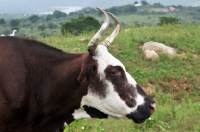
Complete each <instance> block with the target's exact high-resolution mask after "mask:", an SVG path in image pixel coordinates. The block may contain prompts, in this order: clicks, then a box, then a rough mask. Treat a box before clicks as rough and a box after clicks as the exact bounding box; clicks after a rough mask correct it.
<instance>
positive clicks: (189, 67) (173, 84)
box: [39, 25, 200, 132]
mask: <svg viewBox="0 0 200 132" xmlns="http://www.w3.org/2000/svg"><path fill="white" fill-rule="evenodd" d="M110 32H111V29H110V30H109V31H108V33H107V34H106V35H108V34H110ZM93 35H94V32H90V33H83V34H81V35H80V36H73V35H70V34H68V35H67V36H56V37H48V38H39V40H40V41H43V42H46V43H48V44H50V45H52V46H55V47H57V48H60V49H63V50H64V51H67V52H72V53H81V52H87V49H86V48H87V43H88V42H89V40H90V39H91V37H92V36H93ZM106 35H105V36H106ZM148 41H157V42H162V43H164V44H166V45H168V46H171V47H174V48H176V49H177V52H178V55H176V56H174V57H169V56H167V55H164V54H159V56H160V60H159V61H148V60H144V59H143V51H142V49H141V46H142V45H143V43H144V42H148ZM109 51H110V52H111V53H112V54H113V55H114V56H115V57H117V58H118V59H119V60H121V61H122V63H123V64H124V65H125V66H126V68H127V71H128V72H129V73H130V74H131V75H132V76H133V77H134V79H135V80H136V81H137V82H138V83H139V84H140V85H141V86H143V88H144V90H145V91H146V92H147V93H148V94H150V95H151V96H152V97H153V98H154V99H155V100H156V103H157V111H156V112H155V114H154V115H153V116H151V118H149V119H148V120H147V121H146V122H145V123H143V124H139V125H138V124H135V123H133V122H132V121H130V120H111V119H106V120H99V119H83V120H78V121H75V122H73V123H72V124H70V125H69V126H68V127H66V129H65V132H80V131H85V132H104V131H105V132H133V131H134V132H142V131H148V132H155V131H156V132H160V131H173V132H179V131H181V132H187V131H196V132H197V131H200V125H199V124H200V120H199V119H200V25H184V26H180V25H174V26H163V27H159V26H152V27H141V28H130V29H122V31H121V33H120V35H119V37H118V38H117V39H116V40H115V41H114V42H113V44H112V45H111V46H110V47H109ZM113 103H114V102H113Z"/></svg>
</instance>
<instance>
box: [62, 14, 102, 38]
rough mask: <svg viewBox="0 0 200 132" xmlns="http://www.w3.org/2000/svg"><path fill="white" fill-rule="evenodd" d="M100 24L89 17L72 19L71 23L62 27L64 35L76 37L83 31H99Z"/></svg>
mask: <svg viewBox="0 0 200 132" xmlns="http://www.w3.org/2000/svg"><path fill="white" fill-rule="evenodd" d="M99 27H100V23H99V22H98V20H97V19H95V18H93V17H91V16H87V17H84V16H83V17H79V18H77V19H72V20H71V21H69V22H66V23H65V24H63V25H62V27H61V32H62V34H63V35H64V34H66V33H71V34H74V35H79V34H80V33H81V32H83V31H92V30H98V29H99Z"/></svg>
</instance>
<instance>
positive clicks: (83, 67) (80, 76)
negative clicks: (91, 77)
mask: <svg viewBox="0 0 200 132" xmlns="http://www.w3.org/2000/svg"><path fill="white" fill-rule="evenodd" d="M85 70H86V66H85V65H82V66H81V72H80V73H79V76H78V78H77V80H78V82H80V83H81V82H82V81H84V80H85V79H86V71H85Z"/></svg>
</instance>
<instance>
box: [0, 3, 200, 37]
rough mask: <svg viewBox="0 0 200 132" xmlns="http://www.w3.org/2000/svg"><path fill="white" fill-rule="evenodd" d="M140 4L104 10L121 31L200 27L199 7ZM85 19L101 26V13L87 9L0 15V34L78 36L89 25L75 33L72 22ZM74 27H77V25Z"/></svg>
mask: <svg viewBox="0 0 200 132" xmlns="http://www.w3.org/2000/svg"><path fill="white" fill-rule="evenodd" d="M134 3H135V4H137V3H138V2H137V1H135V2H134ZM141 3H142V6H135V5H134V4H129V5H124V6H115V7H111V8H108V9H105V10H106V11H108V12H112V13H113V14H115V15H116V16H117V17H118V18H119V19H120V21H121V24H122V26H123V27H124V28H128V27H132V26H134V27H143V26H156V25H163V24H200V7H185V6H181V5H179V6H163V5H162V4H160V3H154V4H153V5H150V4H148V2H146V1H145V0H143V1H141ZM87 16H89V17H90V18H92V17H93V19H97V20H98V21H99V22H100V23H102V22H103V17H102V14H101V13H100V12H99V11H97V10H96V9H94V8H90V7H87V8H83V9H82V10H79V11H76V12H70V13H69V14H66V13H64V12H61V11H59V10H55V11H54V12H53V13H52V14H48V15H36V14H33V15H24V14H0V34H8V33H11V32H12V30H13V29H17V30H18V31H19V32H18V33H17V35H18V36H21V37H30V38H37V37H48V36H53V35H61V34H64V32H65V31H67V32H71V33H72V32H74V34H76V35H77V34H79V33H80V31H82V30H88V29H91V24H88V26H89V27H88V26H87V25H84V24H83V25H82V27H85V28H80V29H78V30H77V29H76V28H74V29H72V28H73V26H72V23H74V21H79V20H76V19H80V17H87ZM111 21H112V20H111ZM66 23H67V24H70V23H71V26H69V27H70V28H69V27H67V26H66ZM113 23H114V22H113V21H112V23H111V24H110V25H111V27H112V26H113ZM79 24H80V23H79ZM75 26H76V27H77V25H76V24H75ZM64 27H65V28H66V29H64ZM79 27H81V25H79ZM67 28H68V29H67ZM75 30H77V31H75ZM92 30H96V28H94V29H93V28H92ZM77 32H78V33H77Z"/></svg>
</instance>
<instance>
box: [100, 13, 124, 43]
mask: <svg viewBox="0 0 200 132" xmlns="http://www.w3.org/2000/svg"><path fill="white" fill-rule="evenodd" d="M108 14H109V15H110V16H111V17H112V18H113V19H114V21H115V24H116V28H115V30H114V31H113V32H112V34H111V35H110V36H108V37H107V38H106V39H105V40H104V41H103V42H101V44H102V45H104V46H106V47H108V46H109V45H110V44H111V43H112V42H113V41H114V39H115V38H116V37H117V36H118V34H119V32H120V30H121V25H120V22H119V20H118V18H117V17H116V16H115V15H113V14H112V13H110V12H108Z"/></svg>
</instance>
